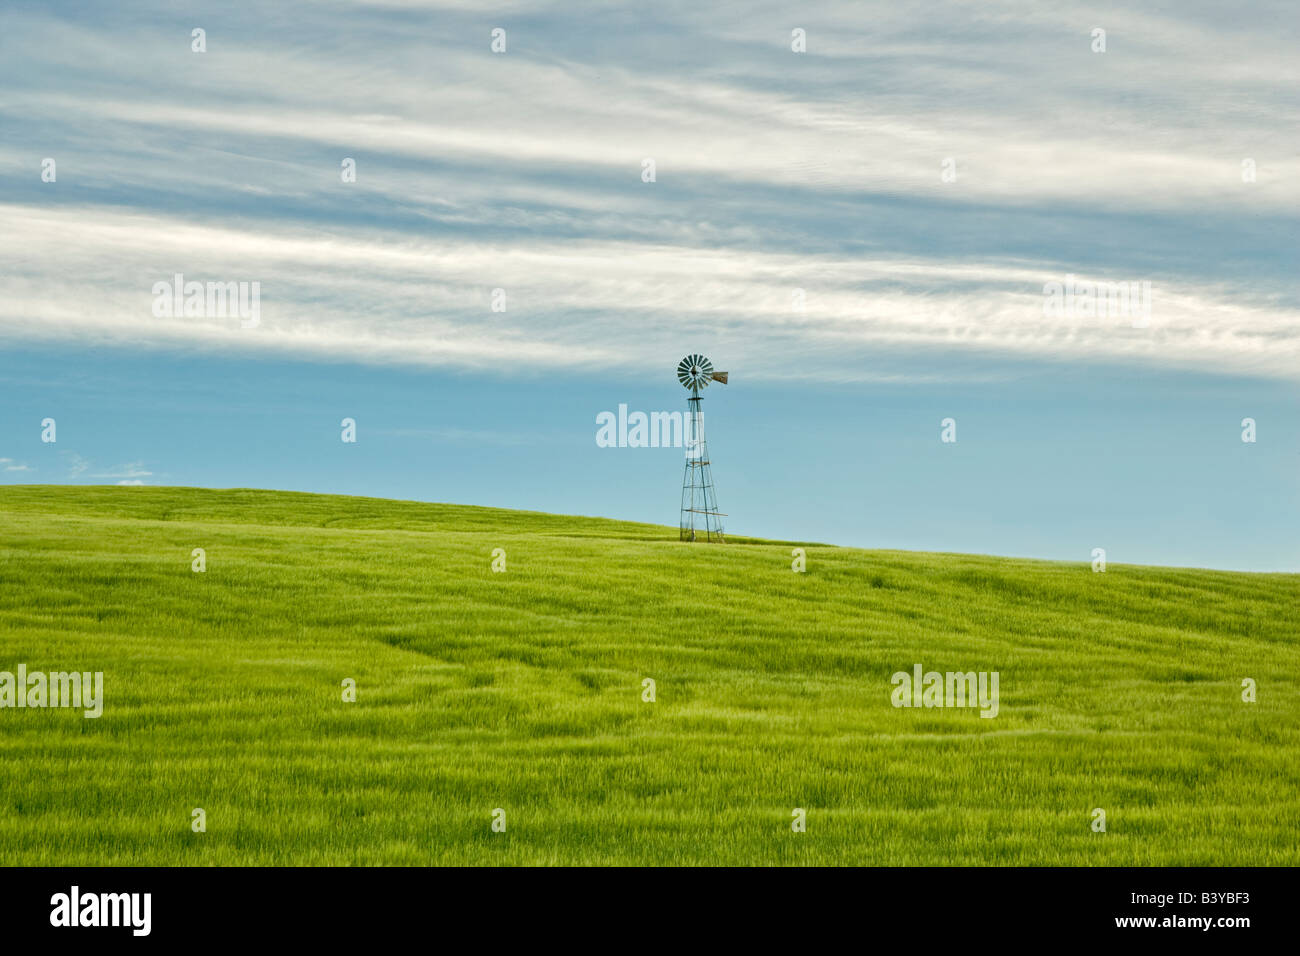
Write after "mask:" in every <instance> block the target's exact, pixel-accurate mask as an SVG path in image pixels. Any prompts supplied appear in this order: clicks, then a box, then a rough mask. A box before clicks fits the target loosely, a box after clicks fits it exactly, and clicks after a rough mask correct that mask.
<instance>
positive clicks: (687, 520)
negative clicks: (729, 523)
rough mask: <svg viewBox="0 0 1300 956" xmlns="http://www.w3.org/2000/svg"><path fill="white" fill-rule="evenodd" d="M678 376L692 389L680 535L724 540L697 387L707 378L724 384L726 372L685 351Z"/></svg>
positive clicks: (687, 539)
mask: <svg viewBox="0 0 1300 956" xmlns="http://www.w3.org/2000/svg"><path fill="white" fill-rule="evenodd" d="M677 380H678V381H679V382H681V383H682V385H684V386H685V387H686V388H689V389H690V390H691V397H690V398H688V399H687V400H686V407H687V414H686V473H685V475H683V477H682V521H681V539H682V540H683V541H696V540H699V539H700V538H703V539H704V540H705V541H723V540H725V539H724V538H723V537H722V519H723V518H725V517H726V515H724V514H723V513H722V512H721V511H719V510H718V496H717V492H716V491H715V490H714V488H713V470H712V467H711V464H710V462H709V443H708V441H707V440H706V439H705V437H704V413H703V412H702V411H701V410H700V402H701V401H702V399H701V398H700V389H702V388H705V387H706V386H707V385H708V384H709V382H721V383H722V384H723V385H726V384H727V373H726V372H715V371H713V363H712V362H710V361H709V360H708V359H707V358H705V357H704V356H703V355H688V356H686V358H684V359H682V360H681V362H680V363H678V365H677Z"/></svg>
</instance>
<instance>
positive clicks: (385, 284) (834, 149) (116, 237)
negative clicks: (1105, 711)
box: [0, 0, 1300, 571]
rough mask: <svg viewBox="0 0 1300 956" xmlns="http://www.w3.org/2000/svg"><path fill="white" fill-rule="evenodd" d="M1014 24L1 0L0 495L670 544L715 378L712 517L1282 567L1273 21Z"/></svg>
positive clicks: (1287, 305)
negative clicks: (459, 510)
mask: <svg viewBox="0 0 1300 956" xmlns="http://www.w3.org/2000/svg"><path fill="white" fill-rule="evenodd" d="M1040 7H1041V5H1034V4H1023V3H1020V4H999V3H988V4H980V5H978V6H974V5H970V4H937V3H936V4H923V5H915V6H913V5H907V8H906V9H897V8H896V7H895V6H894V5H873V4H857V3H813V4H788V3H786V4H781V3H761V2H760V3H745V4H727V3H723V4H718V5H709V6H708V7H707V9H705V8H703V7H702V6H701V5H698V4H689V3H657V4H653V5H620V4H595V5H587V6H583V7H582V8H580V9H577V8H574V7H572V6H571V5H564V4H559V3H555V4H545V3H542V4H495V5H494V4H468V3H465V4H457V3H422V2H414V0H412V2H397V0H394V2H368V3H319V4H311V5H305V6H304V5H301V4H293V5H288V4H285V5H280V4H273V3H272V4H259V5H257V6H256V7H255V8H254V7H249V8H242V7H234V8H232V7H228V6H226V5H220V6H218V5H212V4H188V5H187V4H170V3H169V4H162V3H156V4H154V3H132V2H126V3H121V4H114V5H111V6H108V5H106V6H103V7H94V8H90V9H87V8H85V7H84V6H83V5H80V4H78V5H70V4H59V3H53V4H47V3H40V4H37V3H22V2H18V3H8V4H6V5H5V8H4V10H3V11H0V130H3V135H2V136H0V256H2V257H3V260H2V261H3V262H4V268H3V271H2V272H0V292H3V295H2V296H0V410H2V411H0V481H5V482H23V483H28V482H42V483H44V482H60V483H62V482H72V483H115V482H141V483H146V484H184V485H204V486H213V487H230V486H241V487H271V488H292V489H303V490H311V491H330V492H342V493H348V494H367V495H376V496H385V497H387V496H392V497H409V498H418V499H424V500H442V501H457V502H467V503H475V504H488V505H499V506H507V507H520V508H530V509H536V510H544V511H555V512H569V513H582V514H599V515H608V516H612V517H626V518H633V519H640V520H648V521H657V522H663V523H668V524H672V523H675V521H676V519H677V512H676V508H677V496H678V488H679V484H680V478H681V475H680V472H681V452H680V451H679V450H672V449H634V448H616V449H602V448H597V447H596V445H595V441H594V436H595V431H596V427H595V418H596V415H597V414H598V413H599V412H601V411H604V410H615V409H617V407H618V405H619V404H620V403H626V404H628V405H629V406H630V407H631V408H632V409H641V410H644V411H658V410H673V409H678V408H682V407H684V398H685V392H684V391H683V390H682V389H681V388H680V386H678V385H677V384H676V381H675V378H674V376H673V369H674V367H675V365H676V362H677V360H678V359H679V358H680V357H681V356H682V355H685V354H687V353H689V352H703V353H705V354H707V355H709V356H711V357H712V358H713V360H714V361H715V363H716V364H717V366H718V367H719V368H723V369H727V370H729V371H730V372H731V373H732V376H733V377H732V381H731V384H729V385H728V386H725V387H722V386H715V387H713V388H711V389H710V390H709V392H708V394H707V398H706V402H705V406H706V413H707V417H708V423H709V438H710V445H711V450H712V453H713V458H714V462H715V465H714V471H715V479H716V481H717V483H718V493H719V500H720V504H721V506H722V510H724V511H727V512H728V513H729V515H730V518H729V520H728V527H729V529H731V530H733V531H736V532H741V533H747V534H755V535H765V536H772V537H786V538H799V539H812V540H822V541H831V542H836V543H842V544H853V545H862V546H867V547H891V548H911V549H924V550H944V551H964V552H980V553H995V554H1012V555H1027V556H1041V557H1050V558H1061V559H1067V560H1079V561H1087V560H1089V559H1090V553H1091V550H1092V548H1094V547H1105V548H1106V549H1107V552H1108V559H1109V560H1110V561H1112V562H1137V563H1159V564H1179V565H1201V566H1212V567H1224V568H1242V569H1250V570H1292V571H1295V570H1300V481H1298V478H1300V295H1298V293H1297V287H1296V282H1295V276H1296V274H1297V248H1300V245H1298V241H1300V229H1298V228H1297V223H1298V220H1300V214H1298V212H1297V210H1300V134H1298V133H1297V130H1300V122H1297V121H1300V94H1298V93H1297V90H1300V82H1298V81H1300V70H1298V68H1297V65H1296V62H1295V58H1294V56H1293V53H1294V50H1293V49H1292V45H1293V41H1294V35H1295V33H1296V28H1297V27H1298V26H1300V12H1297V11H1296V9H1295V8H1294V6H1292V5H1287V4H1262V5H1259V6H1258V7H1252V9H1251V14H1250V15H1249V16H1232V17H1231V18H1229V19H1225V17H1224V15H1223V14H1222V13H1221V12H1216V11H1215V10H1214V9H1213V8H1210V7H1208V6H1206V7H1201V6H1198V5H1194V4H1193V5H1178V6H1177V7H1171V6H1169V5H1164V4H1162V5H1154V4H1153V5H1145V6H1144V5H1138V6H1136V7H1134V6H1131V5H1130V6H1128V7H1126V8H1119V7H1109V6H1106V5H1096V4H1089V5H1077V6H1076V5H1072V4H1062V5H1051V9H1042V8H1040ZM196 27H199V28H203V29H204V30H205V31H206V43H207V51H206V52H204V53H195V52H192V51H191V31H192V29H194V28H196ZM497 27H500V28H503V29H505V30H506V39H507V46H506V52H504V53H501V54H495V53H493V52H492V51H491V49H490V48H489V44H490V41H491V31H492V30H493V29H494V28H497ZM1098 27H1100V28H1104V29H1105V30H1106V51H1105V52H1104V53H1098V52H1093V50H1092V46H1093V45H1094V40H1093V39H1092V32H1093V30H1094V29H1095V28H1098ZM795 28H800V29H803V30H805V31H806V36H807V52H805V53H794V52H792V51H791V48H790V44H791V31H792V30H793V29H795ZM46 158H52V159H54V160H55V162H56V164H57V165H56V170H57V175H56V178H55V181H54V182H45V181H42V175H41V172H42V160H44V159H46ZM344 158H352V159H354V160H355V162H356V170H357V177H356V181H355V182H349V183H345V182H343V181H342V179H341V177H340V168H341V162H342V160H343V159H344ZM646 159H653V160H654V163H655V171H656V176H655V181H654V182H652V183H647V182H644V181H643V179H642V169H643V161H644V160H646ZM948 159H951V160H952V163H951V164H950V167H951V168H953V169H955V173H956V175H955V179H953V178H951V177H947V178H945V177H944V176H943V175H942V173H943V171H944V168H945V165H944V164H945V160H948ZM1247 160H1249V161H1250V164H1251V166H1252V168H1253V170H1254V176H1253V178H1249V179H1248V178H1247V177H1244V176H1243V168H1244V167H1243V162H1244V161H1247ZM178 272H179V273H183V274H184V275H185V276H186V278H187V279H192V280H199V281H219V282H231V281H249V282H251V281H256V282H258V283H259V284H260V289H261V310H260V320H259V323H258V324H257V326H256V327H253V328H241V326H240V323H239V321H238V320H237V319H232V318H230V317H227V316H222V315H202V316H188V317H187V316H173V317H160V316H157V315H155V314H154V313H153V311H152V309H151V306H152V302H153V294H152V287H153V285H154V283H155V282H158V281H160V280H170V279H171V277H172V275H174V274H175V273H178ZM1067 275H1073V276H1077V277H1081V279H1083V280H1085V281H1100V282H1121V281H1123V282H1128V281H1133V282H1149V283H1150V288H1151V317H1150V320H1149V323H1148V324H1147V325H1146V326H1145V327H1141V328H1134V327H1133V325H1132V323H1131V322H1129V321H1128V320H1127V319H1126V318H1122V317H1116V316H1113V315H1105V316H1095V315H1086V314H1083V315H1069V316H1048V315H1045V313H1044V310H1043V298H1044V296H1043V288H1044V285H1045V284H1046V283H1049V282H1052V281H1063V280H1065V278H1066V276H1067ZM494 289H504V290H505V295H506V303H507V306H506V310H505V311H504V312H494V311H492V309H491V299H492V291H493V290H494ZM796 289H800V290H803V300H804V304H803V307H802V309H799V308H796V307H795V298H794V290H796ZM45 417H54V418H56V420H57V422H58V441H57V443H55V444H54V445H47V444H43V443H42V442H41V441H40V421H41V419H42V418H45ZM343 417H353V418H355V419H356V420H357V422H358V428H359V440H358V441H357V443H356V444H354V445H346V444H343V443H342V442H340V441H339V421H340V420H341V419H342V418H343ZM946 417H952V418H954V419H956V421H957V434H958V441H957V442H956V443H955V444H944V443H941V442H940V440H939V438H940V421H941V420H942V419H943V418H946ZM1246 417H1250V418H1253V419H1255V421H1256V422H1257V429H1258V440H1257V441H1256V442H1255V443H1243V442H1242V441H1241V421H1242V419H1243V418H1246Z"/></svg>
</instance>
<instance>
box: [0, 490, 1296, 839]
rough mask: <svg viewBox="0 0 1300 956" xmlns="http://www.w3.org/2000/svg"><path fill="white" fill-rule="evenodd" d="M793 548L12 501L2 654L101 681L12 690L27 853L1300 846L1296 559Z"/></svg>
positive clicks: (1, 547)
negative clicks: (952, 693)
mask: <svg viewBox="0 0 1300 956" xmlns="http://www.w3.org/2000/svg"><path fill="white" fill-rule="evenodd" d="M791 547H792V544H791V543H789V542H787V543H784V544H777V543H773V542H759V541H742V540H739V539H737V540H733V541H732V542H730V543H728V544H727V545H725V546H708V545H694V546H691V545H682V544H680V543H678V542H677V540H676V530H675V529H666V528H662V527H658V526H653V525H641V524H629V523H624V522H615V521H607V520H600V519H589V518H569V517H562V516H556V515H545V514H534V513H528V512H511V511H500V510H493V509H485V508H469V507H459V506H451V505H437V504H420V503H414V502H399V501H384V500H378V499H365V498H342V497H332V496H319V495H305V494H293V493H283V492H272V491H243V490H236V491H208V490H199V489H187V488H116V487H114V488H100V487H35V486H7V487H0V642H2V643H0V670H8V671H13V670H15V669H16V667H17V665H18V664H20V663H25V664H26V665H27V667H28V670H29V671H42V670H43V671H53V670H72V669H76V670H83V671H85V670H90V671H103V672H104V681H105V691H104V696H105V705H104V715H103V716H102V717H100V718H99V719H98V720H93V719H91V720H88V719H83V718H82V716H81V713H80V711H71V710H55V709H45V710H34V709H27V710H16V709H4V710H0V760H2V761H3V766H4V768H5V772H4V773H3V774H0V863H3V864H7V865H100V864H104V865H108V864H125V865H136V864H140V865H145V864H162V865H240V864H873V865H876V864H882V865H884V864H887V865H895V864H958V865H964V864H994V865H1003V864H1047V865H1120V864H1132V865H1173V864H1186V865H1196V864H1212V865H1282V864H1286V865H1295V864H1297V863H1300V849H1297V837H1296V834H1297V832H1300V653H1298V651H1300V642H1298V641H1297V617H1298V615H1297V607H1300V576H1297V575H1285V574H1240V573H1229V572H1221V571H1204V570H1182V569H1167V568H1149V567H1133V566H1117V565H1112V566H1110V567H1109V569H1108V570H1107V572H1106V573H1105V574H1094V573H1092V571H1091V569H1090V567H1089V565H1088V564H1087V563H1086V562H1082V561H1081V562H1079V563H1077V564H1061V563H1050V562H1042V561H1023V560H1010V559H1003V558H991V557H977V556H967V555H951V554H922V553H905V552H883V551H861V550H852V549H847V548H835V547H828V546H823V545H807V546H806V547H807V561H808V570H807V573H806V574H795V573H792V571H791V556H790V551H791ZM194 548H204V549H205V550H206V554H207V570H206V572H205V573H202V574H198V573H194V572H192V571H191V551H192V550H193V549H194ZM494 548H504V549H505V551H506V559H507V570H506V572H505V573H493V572H492V571H491V569H490V562H491V552H492V550H493V549H494ZM917 663H920V664H922V665H923V666H924V667H925V669H926V670H937V671H948V670H959V671H998V672H999V674H1000V678H1001V680H1000V691H1001V701H1000V712H999V714H998V716H997V717H996V718H994V719H991V720H990V719H982V718H980V717H979V715H978V711H976V710H971V709H956V708H947V709H912V708H895V707H893V706H891V703H890V693H891V690H892V686H891V684H890V675H891V674H892V673H894V672H896V671H909V672H910V671H911V669H912V666H913V665H914V664H917ZM647 677H648V678H652V679H654V680H655V681H656V684H657V687H656V690H657V700H656V701H655V702H654V703H645V702H643V701H642V681H643V679H645V678H647ZM1246 677H1250V678H1253V679H1254V680H1256V681H1257V683H1258V695H1259V696H1258V702H1256V703H1253V704H1250V703H1244V702H1243V701H1242V691H1241V682H1242V679H1243V678H1246ZM345 678H352V679H354V680H355V681H356V683H357V700H356V702H355V703H344V702H343V701H342V699H341V696H342V694H341V689H340V684H341V682H342V681H343V680H344V679H345ZM196 807H201V808H203V809H204V810H205V811H206V814H207V830H206V832H204V833H194V832H192V830H191V826H190V822H191V811H192V809H193V808H196ZM795 807H800V808H804V809H805V810H806V811H807V832H805V833H794V832H792V831H791V826H790V824H791V813H792V810H793V809H794V808H795ZM496 808H502V809H504V810H505V814H506V823H507V828H506V831H505V832H504V833H496V832H493V830H492V828H491V821H492V812H493V810H494V809H496ZM1094 808H1102V809H1104V810H1105V811H1106V815H1107V819H1106V824H1107V829H1106V832H1105V833H1094V832H1093V831H1092V829H1091V827H1090V824H1091V821H1092V811H1093V809H1094Z"/></svg>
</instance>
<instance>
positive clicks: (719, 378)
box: [713, 372, 727, 385]
mask: <svg viewBox="0 0 1300 956" xmlns="http://www.w3.org/2000/svg"><path fill="white" fill-rule="evenodd" d="M713 380H714V381H715V382H721V383H722V384H723V385H726V384H727V373H726V372H714V373H713Z"/></svg>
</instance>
